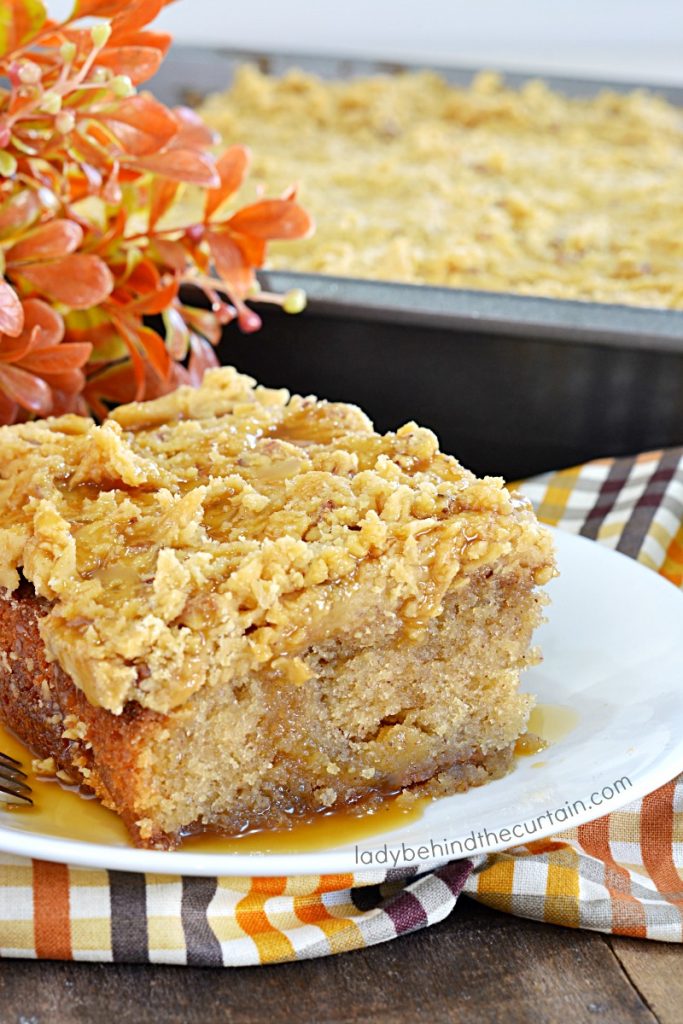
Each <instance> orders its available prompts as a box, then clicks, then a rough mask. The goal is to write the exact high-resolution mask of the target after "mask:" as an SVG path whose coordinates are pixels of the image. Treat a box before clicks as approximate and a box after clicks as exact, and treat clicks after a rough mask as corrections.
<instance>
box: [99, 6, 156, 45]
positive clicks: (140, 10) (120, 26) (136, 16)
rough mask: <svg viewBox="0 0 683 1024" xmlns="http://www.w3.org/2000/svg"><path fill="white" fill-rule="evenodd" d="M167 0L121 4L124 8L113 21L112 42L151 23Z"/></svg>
mask: <svg viewBox="0 0 683 1024" xmlns="http://www.w3.org/2000/svg"><path fill="white" fill-rule="evenodd" d="M166 2H167V0H138V2H137V3H134V4H131V3H128V4H125V5H123V4H121V5H120V7H121V8H123V9H121V10H120V11H119V13H118V14H117V15H116V16H115V17H114V19H113V20H112V23H111V36H110V37H109V39H110V42H118V41H119V39H120V37H121V36H123V35H128V34H129V33H131V32H137V30H138V29H140V28H144V27H145V25H149V23H150V21H154V19H155V18H156V16H157V14H158V13H159V11H160V10H161V9H162V8H163V7H165V5H166Z"/></svg>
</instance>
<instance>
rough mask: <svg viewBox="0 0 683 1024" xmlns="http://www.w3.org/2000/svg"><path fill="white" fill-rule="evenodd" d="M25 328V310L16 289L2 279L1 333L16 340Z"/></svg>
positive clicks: (0, 294)
mask: <svg viewBox="0 0 683 1024" xmlns="http://www.w3.org/2000/svg"><path fill="white" fill-rule="evenodd" d="M23 326H24V310H23V308H22V305H21V302H20V301H19V296H18V295H17V293H16V292H15V290H14V288H12V286H11V285H9V284H8V283H7V281H3V280H1V279H0V332H2V333H3V334H9V335H10V336H11V337H12V338H16V336H17V334H20V333H21V329H22V327H23Z"/></svg>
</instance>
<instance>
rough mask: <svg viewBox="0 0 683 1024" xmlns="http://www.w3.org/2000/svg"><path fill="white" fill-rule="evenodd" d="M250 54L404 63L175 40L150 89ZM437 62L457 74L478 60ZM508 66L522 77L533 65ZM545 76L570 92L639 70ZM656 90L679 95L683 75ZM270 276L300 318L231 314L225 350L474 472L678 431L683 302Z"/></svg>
mask: <svg viewBox="0 0 683 1024" xmlns="http://www.w3.org/2000/svg"><path fill="white" fill-rule="evenodd" d="M245 60H251V61H255V62H256V63H258V64H259V66H260V67H262V68H263V69H265V70H269V71H271V72H272V73H274V74H279V73H281V72H282V71H284V70H286V68H288V67H292V66H299V67H303V68H305V69H306V70H310V71H313V72H315V73H317V74H320V75H322V76H324V77H342V76H348V75H351V74H353V75H356V74H368V73H376V72H384V73H386V72H392V71H397V70H400V68H399V66H398V65H396V64H387V63H382V62H370V61H356V60H352V61H350V60H332V59H330V58H319V59H318V58H312V57H294V56H285V55H272V54H268V55H264V54H254V53H235V52H221V51H213V50H203V49H199V48H195V47H178V48H176V49H174V50H172V51H171V54H170V55H169V58H168V60H167V62H166V63H165V64H164V65H163V66H162V71H161V72H160V73H159V74H158V75H157V77H156V78H155V79H154V81H153V83H152V88H153V89H154V90H155V91H156V92H157V93H158V95H159V96H160V97H161V98H163V99H164V100H165V101H166V102H169V103H180V102H185V103H186V102H196V101H198V100H200V99H201V97H202V96H204V95H206V94H207V93H208V92H211V91H216V90H221V89H225V88H226V87H227V85H228V84H229V82H230V80H231V77H232V74H233V73H234V70H235V67H236V66H237V65H238V64H239V63H242V62H244V61H245ZM401 67H404V66H403V65H402V66H401ZM437 70H439V71H440V72H441V73H443V74H444V75H445V76H446V77H447V78H448V79H449V80H451V81H454V82H457V83H464V82H467V81H469V80H470V78H471V77H472V74H473V73H474V72H473V70H471V69H462V68H459V69H442V68H439V69H437ZM505 77H506V80H507V81H508V82H510V83H511V84H513V85H515V84H520V83H522V82H523V81H526V80H528V79H529V78H530V77H538V76H530V75H522V74H506V76H505ZM543 77H544V80H545V81H547V82H548V83H549V84H550V85H551V86H553V87H554V88H556V89H559V90H561V91H563V92H566V93H568V94H570V95H591V94H593V93H595V92H596V91H597V90H599V89H600V88H606V87H609V88H615V89H619V90H627V89H632V88H635V87H636V86H637V84H638V83H631V84H629V83H606V82H588V81H583V80H576V79H565V78H556V77H553V76H543ZM640 84H642V83H640ZM652 91H653V92H657V93H659V94H660V95H664V96H666V97H667V98H668V99H669V100H671V101H672V102H674V103H677V104H679V105H681V106H683V89H676V88H666V87H661V86H654V87H652ZM245 141H246V142H248V141H249V140H248V139H247V140H245ZM263 282H264V284H265V285H266V286H267V287H268V288H270V289H275V290H278V291H287V290H288V289H289V288H291V287H303V288H305V290H306V292H307V294H308V297H309V305H308V308H307V310H306V311H305V313H303V314H301V315H300V316H295V317H292V316H287V315H286V314H283V313H282V312H280V311H279V310H276V309H272V308H269V307H261V308H260V310H259V311H260V312H261V313H262V315H263V317H264V330H263V331H262V332H261V333H260V334H258V335H250V336H248V337H244V336H242V335H240V334H239V332H238V331H237V330H236V329H235V328H234V327H230V328H228V329H227V330H226V334H225V338H224V342H223V344H222V346H221V350H220V354H221V358H222V359H223V360H224V361H225V362H231V363H234V364H235V365H236V366H237V367H238V368H239V369H241V370H243V371H244V372H247V373H251V374H252V375H253V376H255V377H257V378H258V379H259V380H260V381H262V382H263V383H266V384H270V385H274V386H282V385H285V386H287V387H289V388H290V389H291V390H292V391H298V392H304V393H315V394H319V395H324V396H325V397H328V398H331V399H337V400H344V401H352V402H357V403H358V404H359V405H361V406H363V408H364V409H366V411H367V412H368V413H369V414H370V415H371V416H372V417H373V419H374V421H375V424H376V426H377V427H378V429H381V430H385V429H391V428H393V427H396V426H397V425H398V424H400V423H402V422H405V420H407V419H415V420H418V421H419V422H421V423H423V424H425V425H428V426H430V427H432V429H434V430H435V431H436V433H437V434H438V435H439V437H440V440H441V444H442V447H443V448H444V449H445V450H446V451H452V452H454V453H455V454H456V455H458V457H459V458H460V459H461V460H462V461H463V462H464V463H465V464H466V465H468V466H470V467H471V468H472V469H474V470H475V471H476V472H479V473H500V474H502V475H503V476H506V477H508V478H518V477H521V476H526V475H530V474H532V473H538V472H542V471H544V470H548V469H553V468H559V467H562V466H568V465H571V464H573V463H577V462H581V461H584V460H586V459H590V458H595V457H599V456H604V455H623V454H629V453H633V452H636V451H643V450H646V449H648V448H657V447H660V446H669V445H677V444H683V311H680V312H679V311H674V310H654V309H642V308H635V307H629V306H609V305H604V304H601V303H592V302H573V301H565V300H556V299H543V298H536V297H527V296H519V295H514V294H507V293H506V294H498V293H491V292H483V291H466V290H462V289H454V288H434V287H429V286H424V285H405V284H391V283H386V282H379V281H367V280H356V279H341V278H334V277H328V276H322V275H316V274H286V273H279V272H278V273H275V272H271V273H266V274H264V275H263Z"/></svg>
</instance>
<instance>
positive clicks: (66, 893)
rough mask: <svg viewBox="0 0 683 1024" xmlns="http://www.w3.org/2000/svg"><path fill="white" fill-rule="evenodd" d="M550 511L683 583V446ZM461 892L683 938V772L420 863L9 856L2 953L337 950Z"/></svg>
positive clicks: (545, 492)
mask: <svg viewBox="0 0 683 1024" xmlns="http://www.w3.org/2000/svg"><path fill="white" fill-rule="evenodd" d="M521 489H522V490H523V491H524V492H525V493H526V494H527V495H528V496H529V497H530V498H531V500H532V501H533V503H534V505H535V507H536V509H537V511H538V514H539V516H540V518H541V519H542V520H544V522H546V523H550V524H552V525H555V526H560V527H562V528H563V529H566V530H569V531H570V532H573V533H580V534H582V535H583V536H585V537H591V538H593V539H594V540H597V541H598V542H600V543H602V544H606V545H608V546H609V547H612V548H616V549H617V550H618V551H622V552H624V553H625V554H627V555H630V556H631V557H632V558H637V559H638V560H639V561H641V562H643V563H644V564H645V565H647V566H649V567H650V568H651V569H654V570H655V571H656V572H659V573H661V574H662V575H663V576H665V577H666V578H667V579H669V580H671V582H672V583H674V584H675V585H676V586H679V587H680V586H683V448H678V449H670V450H668V451H665V452H648V453H646V454H644V455H638V456H636V457H635V458H629V459H599V460H597V461H595V462H589V463H587V464H586V465H583V466H578V467H576V468H574V469H568V470H563V471H562V472H559V473H547V474H544V475H543V476H540V477H536V478H535V479H533V480H530V481H527V482H526V483H524V484H522V485H521ZM461 892H465V893H467V894H468V895H469V896H472V897H473V898H474V899H477V900H480V901H481V902H483V903H487V904H489V905H490V906H492V907H495V908H497V909H498V910H503V911H508V912H509V913H512V914H518V915H520V916H521V917H529V918H534V919H536V920H539V921H547V922H550V923H552V924H559V925H565V926H567V927H570V928H590V929H593V930H597V931H604V932H610V933H612V934H614V935H630V936H636V937H641V938H649V939H660V940H662V941H666V942H681V941H683V775H681V776H679V778H678V779H674V780H672V781H671V782H669V783H668V784H667V785H665V786H662V788H661V789H658V790H657V791H656V792H654V793H652V794H650V795H649V796H647V797H645V798H644V799H643V800H638V801H636V802H634V803H631V804H629V805H628V806H627V807H624V808H623V809H622V810H620V811H615V812H614V813H612V814H609V815H607V816H606V817H604V818H600V819H598V820H597V821H594V822H591V823H590V824H588V825H582V826H581V827H580V828H575V829H570V830H568V831H566V832H561V833H558V834H557V835H556V836H555V837H554V838H552V839H550V840H542V841H538V842H532V843H528V844H526V845H524V846H516V847H514V848H512V849H510V850H508V851H506V852H504V853H495V854H480V855H478V856H477V857H473V858H472V859H469V860H460V861H454V862H451V863H446V864H443V863H441V864H435V865H432V866H431V867H430V868H428V869H426V870H425V869H424V866H423V870H422V871H421V873H420V874H418V873H416V871H415V870H414V869H413V870H412V871H411V870H410V869H402V870H391V869H390V870H387V871H385V870H381V871H374V872H361V873H357V874H345V875H315V876H305V877H293V878H218V879H217V878H181V877H172V876H171V877H168V876H162V875H136V874H129V873H127V872H120V871H95V870H87V869H84V868H72V867H65V866H62V865H59V864H47V863H44V862H42V861H30V860H24V859H21V858H17V857H10V856H6V855H0V955H1V956H4V957H30V958H48V959H64V960H69V959H73V960H95V961H115V962H135V963H148V962H151V963H173V964H193V965H206V966H238V965H246V964H264V963H276V962H280V961H285V960H297V959H304V958H307V957H316V956H326V955H328V954H330V953H341V952H345V951H347V950H351V949H358V948H362V947H364V946H371V945H374V944H376V943H379V942H386V941H388V940H389V939H394V938H396V937H397V936H399V935H402V934H404V933H405V932H410V931H415V930H416V929H419V928H425V927H427V926H429V925H431V924H435V923H436V922H437V921H440V920H442V919H443V918H444V917H446V916H447V915H448V914H450V913H451V911H452V910H453V907H454V906H455V903H456V901H457V898H458V896H459V895H460V893H461Z"/></svg>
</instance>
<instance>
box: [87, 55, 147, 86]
mask: <svg viewBox="0 0 683 1024" xmlns="http://www.w3.org/2000/svg"><path fill="white" fill-rule="evenodd" d="M163 59H164V55H163V53H162V52H161V50H157V49H155V48H154V47H152V46H114V47H110V48H108V49H106V50H102V52H101V53H100V54H98V56H97V59H96V61H95V64H96V65H98V66H99V67H105V68H109V70H110V71H112V72H113V74H115V75H128V77H129V78H130V80H131V82H132V83H133V85H139V84H140V82H146V81H147V79H148V78H151V77H152V75H154V74H156V72H157V71H158V70H159V66H160V64H161V62H162V60H163Z"/></svg>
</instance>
